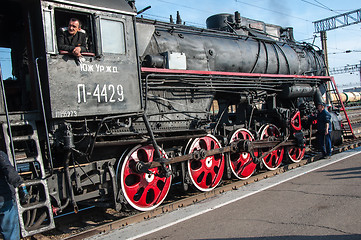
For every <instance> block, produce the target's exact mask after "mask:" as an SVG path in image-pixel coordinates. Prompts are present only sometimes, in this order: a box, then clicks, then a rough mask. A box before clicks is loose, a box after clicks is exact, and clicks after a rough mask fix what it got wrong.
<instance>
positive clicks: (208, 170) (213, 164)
mask: <svg viewBox="0 0 361 240" xmlns="http://www.w3.org/2000/svg"><path fill="white" fill-rule="evenodd" d="M220 147H221V144H220V143H219V141H218V140H217V139H216V138H215V137H214V136H212V135H207V136H205V137H201V138H196V139H194V140H193V142H192V144H189V145H188V147H187V148H188V149H186V154H189V153H193V152H194V151H196V150H201V149H204V150H211V149H217V148H220ZM223 171H224V155H223V154H217V155H212V156H208V157H206V158H204V159H201V160H194V159H192V160H189V161H188V173H189V176H190V178H191V180H192V182H193V185H194V186H195V187H196V188H197V189H198V190H200V191H211V190H212V189H214V188H215V187H216V186H217V185H218V184H219V183H220V181H221V180H222V176H223Z"/></svg>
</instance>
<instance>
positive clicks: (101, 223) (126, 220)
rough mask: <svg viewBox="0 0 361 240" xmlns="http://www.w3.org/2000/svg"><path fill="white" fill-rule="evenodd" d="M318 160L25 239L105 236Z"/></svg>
mask: <svg viewBox="0 0 361 240" xmlns="http://www.w3.org/2000/svg"><path fill="white" fill-rule="evenodd" d="M359 146H361V137H358V138H356V139H352V140H347V141H345V142H344V143H343V144H342V145H341V146H338V147H337V148H334V149H333V154H336V153H339V152H343V151H346V150H349V149H352V148H356V147H359ZM319 159H320V154H317V153H314V152H312V151H311V150H310V149H308V151H307V152H306V155H305V159H304V160H302V161H300V162H298V163H293V164H285V165H282V166H281V167H279V168H278V169H276V170H274V171H265V170H259V171H258V173H257V174H256V175H254V176H252V177H250V178H249V179H247V180H243V181H235V180H224V181H223V183H222V184H221V185H220V186H219V187H217V188H216V189H214V190H212V191H209V192H202V193H199V192H190V193H183V194H180V193H179V192H176V189H174V188H173V189H174V190H173V191H174V193H171V194H169V195H168V196H171V198H170V197H168V199H166V200H165V201H164V203H163V204H162V205H161V206H159V207H158V208H156V209H154V210H152V211H148V212H137V211H134V210H129V211H125V212H116V211H115V210H113V209H106V210H105V209H104V208H95V207H93V206H92V207H87V208H83V209H81V210H82V211H81V212H80V213H78V214H71V213H69V215H67V216H61V217H58V218H56V226H57V227H56V229H54V230H51V231H48V232H45V233H43V234H37V235H35V236H32V237H31V238H28V239H39V240H44V239H54V240H56V239H73V240H77V239H84V238H87V237H90V236H94V235H98V234H101V233H105V232H109V231H111V230H113V229H119V228H122V227H125V226H128V225H130V224H134V223H138V222H141V221H144V220H147V219H150V218H153V217H156V216H159V215H161V214H165V213H167V212H171V211H174V210H176V209H178V208H182V207H186V206H189V205H192V204H196V203H197V202H200V201H203V200H205V199H208V198H211V197H214V196H217V195H219V194H222V193H224V192H227V191H232V190H236V189H239V188H241V187H242V186H245V185H248V184H252V183H254V182H258V181H261V180H262V179H266V178H270V177H272V176H275V175H278V174H282V173H283V172H286V171H288V170H291V169H294V168H298V167H302V166H304V165H306V164H308V163H312V162H314V161H317V160H319Z"/></svg>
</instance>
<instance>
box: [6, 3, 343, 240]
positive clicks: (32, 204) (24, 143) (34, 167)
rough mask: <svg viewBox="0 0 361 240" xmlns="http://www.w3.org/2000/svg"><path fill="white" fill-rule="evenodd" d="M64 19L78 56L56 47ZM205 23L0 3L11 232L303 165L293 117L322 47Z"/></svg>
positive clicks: (126, 10)
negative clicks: (14, 219)
mask: <svg viewBox="0 0 361 240" xmlns="http://www.w3.org/2000/svg"><path fill="white" fill-rule="evenodd" d="M72 17H75V18H77V19H79V20H80V21H81V22H82V29H83V30H85V32H86V34H87V49H88V52H87V53H84V54H83V55H84V59H85V61H78V59H75V58H74V57H73V56H72V55H70V54H69V53H67V52H64V51H59V49H58V45H57V42H56V32H57V30H58V29H59V28H60V27H64V26H66V25H67V21H68V20H69V19H70V18H72ZM207 25H208V28H207V29H200V28H196V27H190V26H185V25H182V22H181V20H180V16H178V19H177V23H172V22H170V23H166V22H159V21H154V20H148V19H144V18H143V17H141V18H137V10H136V8H135V5H134V1H125V0H103V1H93V0H92V1H86V0H71V1H70V0H27V1H18V0H5V2H4V3H3V7H2V8H1V9H0V28H1V30H2V32H3V33H6V34H3V35H2V36H1V37H0V47H1V49H2V52H7V53H8V55H9V58H10V59H11V62H12V66H9V65H6V64H2V65H1V67H2V69H1V70H2V73H3V75H4V74H5V72H6V69H11V70H12V75H13V77H10V78H8V79H6V80H5V79H3V78H2V79H1V84H2V90H1V93H2V94H1V95H2V98H1V100H0V101H1V103H0V120H1V123H2V127H3V128H2V129H3V131H2V134H1V144H2V149H7V153H8V155H9V157H10V159H11V160H12V161H13V163H14V165H15V166H16V167H17V169H18V171H19V172H20V174H21V175H22V176H23V178H24V179H25V183H26V185H27V188H28V189H29V192H30V195H31V198H30V199H29V202H26V203H23V202H20V201H19V200H17V204H18V208H19V216H20V220H21V223H20V225H21V230H22V236H24V237H25V236H30V235H33V234H36V233H39V232H43V231H47V230H49V229H52V228H54V227H55V223H54V215H56V214H58V213H60V212H62V211H63V210H64V209H66V208H68V209H69V208H72V209H73V210H74V211H75V212H77V211H79V208H80V207H82V206H87V205H88V206H89V205H90V206H103V207H112V208H114V209H116V210H118V211H122V209H123V208H124V207H125V206H131V207H133V208H135V209H137V210H141V211H147V210H152V209H154V208H156V207H157V206H159V205H160V204H161V203H162V202H163V200H164V199H165V198H166V196H167V194H168V191H169V189H170V187H171V186H172V182H177V183H180V184H176V186H174V187H178V188H181V189H182V190H185V191H186V190H188V188H189V187H193V188H195V189H197V190H199V191H210V190H212V189H214V188H215V187H216V186H217V185H218V184H219V183H220V182H221V180H222V178H223V177H226V178H236V179H247V178H249V177H250V176H251V175H252V174H253V173H254V172H255V171H256V169H258V168H266V169H276V168H277V167H279V166H280V165H281V164H282V161H286V160H288V161H292V162H298V161H300V160H301V159H302V158H303V156H304V153H305V138H310V137H311V136H312V131H310V130H309V129H308V125H307V123H306V122H304V121H303V120H302V117H303V116H306V115H308V114H310V113H312V111H314V109H315V104H317V103H318V102H320V101H322V94H323V93H325V83H326V82H327V81H329V80H330V78H329V77H326V76H325V65H324V61H323V58H322V55H321V53H320V51H316V50H315V49H314V47H312V46H311V45H309V44H305V43H302V44H301V43H297V42H295V41H294V39H293V36H292V29H290V28H288V29H283V28H281V27H279V26H275V25H271V24H265V23H263V22H260V21H255V20H251V19H247V18H243V17H240V15H239V14H238V13H237V12H236V13H235V15H232V14H219V15H214V16H212V17H210V18H208V20H207ZM331 114H332V119H333V122H332V123H333V124H332V125H333V128H334V130H335V131H333V134H334V135H333V138H334V141H335V142H340V141H341V138H342V131H341V125H340V118H339V116H338V115H337V113H336V112H332V113H331Z"/></svg>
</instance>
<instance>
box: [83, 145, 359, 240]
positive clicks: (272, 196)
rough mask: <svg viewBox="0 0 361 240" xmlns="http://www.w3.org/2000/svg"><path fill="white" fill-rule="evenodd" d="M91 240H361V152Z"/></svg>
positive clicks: (245, 187) (323, 162)
mask: <svg viewBox="0 0 361 240" xmlns="http://www.w3.org/2000/svg"><path fill="white" fill-rule="evenodd" d="M89 239H107V240H113V239H252V240H253V239H257V240H261V239H262V240H264V239H270V240H276V239H277V240H278V239H281V240H283V239H287V240H288V239H292V240H295V239H297V240H299V239H300V240H309V239H322V240H323V239H325V240H326V239H327V240H329V239H331V240H333V239H346V240H348V239H361V148H357V149H353V150H350V151H347V152H343V153H339V154H337V155H333V156H332V157H331V159H329V160H320V161H317V162H315V163H312V164H308V165H306V166H304V167H302V168H297V169H294V170H291V171H288V172H286V173H283V174H281V175H278V176H275V177H272V178H269V179H266V180H262V181H260V182H257V183H253V184H250V185H248V186H244V187H242V188H240V189H238V190H234V191H231V192H227V193H225V194H222V195H220V196H218V197H215V198H213V199H208V200H206V201H203V202H201V203H197V204H195V205H192V206H190V207H186V208H183V209H179V210H177V211H174V212H171V213H167V214H164V215H162V216H160V217H157V218H154V219H150V220H147V221H144V222H142V223H139V224H134V225H132V226H128V227H126V228H124V229H119V230H114V231H113V232H111V233H108V234H104V235H98V236H95V237H92V238H89Z"/></svg>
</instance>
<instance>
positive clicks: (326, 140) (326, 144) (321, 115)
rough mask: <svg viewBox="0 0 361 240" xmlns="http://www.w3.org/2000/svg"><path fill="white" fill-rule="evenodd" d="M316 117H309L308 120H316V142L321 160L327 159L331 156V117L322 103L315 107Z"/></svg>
mask: <svg viewBox="0 0 361 240" xmlns="http://www.w3.org/2000/svg"><path fill="white" fill-rule="evenodd" d="M317 110H318V114H317V116H311V117H310V118H309V119H310V120H315V119H317V142H318V145H319V148H320V150H321V152H322V157H323V158H329V157H330V156H331V147H332V146H331V131H332V126H331V115H330V113H329V112H328V111H327V110H326V109H325V104H324V103H319V104H318V105H317Z"/></svg>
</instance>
